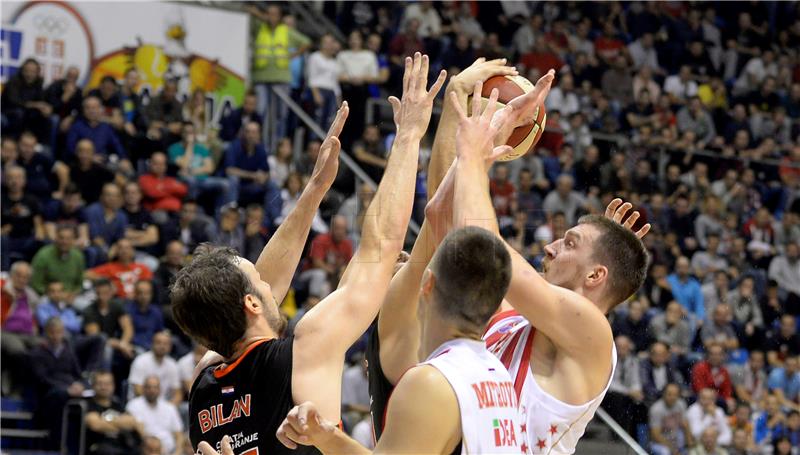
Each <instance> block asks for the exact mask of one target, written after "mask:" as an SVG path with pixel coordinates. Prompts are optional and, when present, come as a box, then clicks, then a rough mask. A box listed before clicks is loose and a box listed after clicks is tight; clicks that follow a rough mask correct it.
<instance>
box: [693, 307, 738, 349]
mask: <svg viewBox="0 0 800 455" xmlns="http://www.w3.org/2000/svg"><path fill="white" fill-rule="evenodd" d="M712 314H713V316H712V318H711V320H710V321H706V323H705V324H703V327H702V328H701V329H700V339H701V341H702V342H703V346H704V347H705V348H706V349H709V347H710V346H711V345H712V344H717V343H719V344H721V345H722V347H723V349H725V350H733V349H738V348H739V339H738V337H737V336H736V326H735V325H734V324H733V315H731V307H730V306H729V305H728V304H726V303H722V304H719V305H717V307H716V308H714V313H712Z"/></svg>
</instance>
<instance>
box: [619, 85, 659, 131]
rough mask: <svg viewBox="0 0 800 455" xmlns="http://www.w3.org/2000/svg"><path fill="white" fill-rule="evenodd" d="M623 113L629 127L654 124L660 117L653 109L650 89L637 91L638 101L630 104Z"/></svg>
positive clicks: (634, 127) (637, 127)
mask: <svg viewBox="0 0 800 455" xmlns="http://www.w3.org/2000/svg"><path fill="white" fill-rule="evenodd" d="M623 115H624V117H623V120H624V122H625V123H624V124H627V126H628V128H629V129H639V128H641V127H642V126H653V124H654V123H655V122H656V120H657V118H658V117H657V115H656V113H655V110H654V109H653V100H652V98H651V96H650V91H648V90H646V89H645V90H641V91H640V92H639V93H637V94H636V102H635V103H633V104H631V105H630V106H628V108H627V109H625V111H624V112H623Z"/></svg>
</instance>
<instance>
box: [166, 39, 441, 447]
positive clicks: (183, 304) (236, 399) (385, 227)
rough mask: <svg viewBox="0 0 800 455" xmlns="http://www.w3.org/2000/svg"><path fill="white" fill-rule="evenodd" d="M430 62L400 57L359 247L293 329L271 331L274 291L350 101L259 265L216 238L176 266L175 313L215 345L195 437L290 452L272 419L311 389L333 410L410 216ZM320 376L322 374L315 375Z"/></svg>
mask: <svg viewBox="0 0 800 455" xmlns="http://www.w3.org/2000/svg"><path fill="white" fill-rule="evenodd" d="M427 72H428V58H427V56H422V55H420V54H419V53H417V54H416V55H415V56H414V58H413V59H411V58H407V59H406V62H405V74H404V77H403V86H404V87H403V99H402V101H401V100H398V99H397V98H394V97H392V98H390V102H391V104H392V107H393V110H394V113H395V123H396V126H397V136H396V139H395V141H394V145H393V146H392V153H391V156H390V158H389V163H388V165H387V169H386V172H385V174H384V177H383V180H382V181H381V184H380V186H379V187H378V190H377V192H376V194H375V199H374V201H373V203H372V204H371V205H370V207H369V209H368V210H367V213H366V215H365V217H364V222H363V226H362V237H361V243H360V246H359V249H358V251H357V252H356V254H355V256H354V257H353V259H352V261H351V262H350V264H349V266H348V267H347V269H346V271H345V273H344V276H343V277H342V279H341V282H340V284H339V288H338V289H337V290H336V291H334V292H333V293H332V294H331V295H329V296H328V297H326V298H325V299H323V300H322V301H321V302H320V303H319V304H317V305H316V306H315V307H314V309H313V310H311V311H309V312H308V313H307V314H306V315H305V316H304V317H303V318H302V320H301V321H300V322H299V323H298V325H297V327H296V328H295V331H294V335H293V336H292V337H289V338H285V339H279V338H278V336H279V335H280V333H281V331H282V328H283V327H282V323H281V319H280V317H279V312H278V304H277V302H278V301H280V300H282V299H283V297H284V295H285V293H286V290H287V289H288V286H289V282H290V280H291V276H292V275H293V273H294V271H295V269H296V266H297V262H298V260H299V256H300V252H301V251H302V249H303V244H304V243H305V238H306V236H307V235H308V230H309V226H310V224H311V219H312V217H313V215H314V213H315V212H316V208H317V206H318V205H319V202H320V201H321V199H322V196H323V195H324V193H325V192H326V191H327V189H328V188H329V187H330V185H331V184H332V182H333V180H334V178H335V176H336V172H337V169H338V154H339V149H340V143H339V140H338V137H337V135H338V134H339V132H340V131H341V128H342V126H343V124H344V121H345V118H346V116H347V106H346V105H344V106H343V107H342V109H340V111H339V112H338V113H337V118H336V120H335V121H334V124H333V126H332V127H331V131H330V132H329V134H328V137H327V138H326V140H325V142H324V143H323V145H322V147H321V149H320V156H319V158H318V161H317V164H316V166H315V169H314V171H313V174H312V177H311V181H310V182H309V184H308V186H307V187H306V189H305V190H304V192H303V194H302V195H301V198H300V202H299V203H298V206H297V207H296V208H295V210H294V211H293V212H292V213H291V214H290V215H289V217H288V218H287V220H286V221H285V222H284V223H283V224H282V225H281V227H280V228H279V229H278V231H277V232H276V233H275V236H274V237H273V239H272V240H271V241H270V243H269V244H268V245H267V246H266V247H265V249H264V252H262V255H261V257H260V258H259V260H258V261H257V263H256V265H255V266H254V265H253V264H251V263H250V262H249V261H247V260H246V259H243V258H240V257H238V256H236V255H235V253H233V252H231V251H230V250H227V249H211V250H209V251H207V252H205V253H201V254H198V255H196V257H195V258H194V259H193V261H192V263H191V264H189V265H188V266H187V267H186V268H184V269H183V270H181V272H180V273H179V274H178V276H177V277H176V280H175V283H174V285H173V288H172V304H173V311H174V314H175V319H176V321H177V322H178V324H179V325H180V326H181V328H182V329H183V330H185V331H186V332H187V333H188V334H190V335H191V336H192V337H194V338H196V339H197V340H198V341H199V342H200V343H202V344H204V345H205V346H207V347H208V348H209V349H210V350H212V351H216V352H217V353H218V354H219V356H221V357H222V361H221V362H219V363H215V360H212V359H214V354H213V353H212V354H209V355H207V357H205V358H204V359H203V360H201V363H200V364H199V365H198V368H197V370H196V373H197V378H196V379H195V381H194V384H193V386H192V391H191V394H190V438H191V440H192V444H193V446H194V447H197V445H198V444H199V443H200V442H201V441H213V442H214V443H216V442H217V441H219V440H220V439H221V438H222V436H223V435H224V434H230V435H232V436H233V440H232V441H231V444H232V446H233V447H234V449H235V450H237V452H238V453H240V454H241V453H245V454H248V455H250V454H258V453H262V454H266V453H269V454H274V453H285V452H286V449H285V448H284V447H283V446H282V445H281V444H279V442H278V440H277V439H276V438H275V432H276V430H277V428H278V425H279V424H280V422H281V421H282V420H283V419H284V417H285V416H286V413H287V412H288V411H289V410H290V409H291V407H292V406H294V404H295V403H302V402H305V401H308V400H313V401H314V402H315V403H317V404H318V406H319V410H320V413H321V415H322V416H324V417H325V418H326V419H329V420H330V421H333V422H338V421H339V411H340V401H341V400H340V393H341V376H342V367H343V365H344V354H345V351H346V350H347V348H349V347H350V345H351V344H352V343H353V342H354V341H355V340H356V339H357V338H358V337H359V336H360V335H361V334H362V333H363V332H364V331H365V330H366V329H367V327H368V326H369V324H370V323H371V322H372V320H373V319H374V318H375V316H376V314H377V311H378V307H379V305H380V303H381V302H382V301H383V298H384V295H385V294H386V288H387V287H388V285H389V279H390V278H391V275H392V271H393V267H394V264H395V261H396V258H397V256H398V253H399V252H400V250H401V248H402V245H403V240H404V238H405V233H406V228H407V225H408V220H409V218H410V216H411V208H412V202H413V195H414V185H415V177H416V169H417V162H418V155H419V142H420V140H421V138H422V136H423V135H424V133H425V131H426V129H427V127H428V123H429V121H430V116H431V110H432V106H433V100H434V97H435V96H436V94H437V92H438V91H439V89H440V88H441V86H442V85H443V83H444V79H445V72H444V71H442V72H441V73H440V75H439V79H438V80H437V81H436V83H434V85H433V87H432V88H431V90H430V91H428V90H427V87H426V86H427ZM217 359H219V357H217ZM319 377H325V378H328V379H329V380H326V381H324V382H320V381H319V380H318V378H319ZM309 450H312V451H313V449H308V448H306V449H305V450H304V452H308V451H309Z"/></svg>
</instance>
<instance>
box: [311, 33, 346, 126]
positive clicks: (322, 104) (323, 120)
mask: <svg viewBox="0 0 800 455" xmlns="http://www.w3.org/2000/svg"><path fill="white" fill-rule="evenodd" d="M338 51H339V42H338V41H336V38H334V37H333V36H332V35H329V34H325V35H323V36H322V38H321V41H320V46H319V50H318V51H316V52H314V53H312V54H311V55H310V56H309V57H308V67H307V68H306V74H307V80H306V84H307V85H308V88H309V91H310V93H311V101H313V102H314V106H315V108H316V120H317V123H319V125H320V126H321V127H322V129H327V128H328V126H329V125H330V122H331V121H332V116H333V114H334V112H336V107H337V105H338V100H339V99H340V98H341V95H342V89H341V87H340V86H339V78H340V76H341V73H342V67H341V65H340V63H339V62H337V61H336V53H337V52H338Z"/></svg>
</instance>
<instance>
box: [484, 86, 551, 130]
mask: <svg viewBox="0 0 800 455" xmlns="http://www.w3.org/2000/svg"><path fill="white" fill-rule="evenodd" d="M555 74H556V72H555V71H553V70H550V71H548V72H547V74H545V75H544V76H542V77H541V78H539V80H538V81H536V85H535V86H534V88H533V90H531V91H530V92H528V93H526V94H524V95H520V96H518V97H516V98H514V99H513V100H511V101H509V102H508V104H506V106H505V107H504V108H503V109H500V110H499V111H497V113H496V114H495V115H494V116H495V118H494V119H492V122H495V123H497V124H501V125H502V127H501V128H500V132H499V133H498V134H497V136H496V137H495V145H502V144H505V143H506V142H507V141H508V138H509V137H511V133H513V132H514V129H515V128H518V127H520V126H524V125H530V124H531V123H533V122H534V121H535V120H536V117H537V115H538V110H539V106H543V105H544V100H545V99H546V98H547V95H548V94H549V93H550V87H551V86H552V85H553V80H554V79H555Z"/></svg>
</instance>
